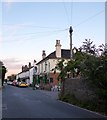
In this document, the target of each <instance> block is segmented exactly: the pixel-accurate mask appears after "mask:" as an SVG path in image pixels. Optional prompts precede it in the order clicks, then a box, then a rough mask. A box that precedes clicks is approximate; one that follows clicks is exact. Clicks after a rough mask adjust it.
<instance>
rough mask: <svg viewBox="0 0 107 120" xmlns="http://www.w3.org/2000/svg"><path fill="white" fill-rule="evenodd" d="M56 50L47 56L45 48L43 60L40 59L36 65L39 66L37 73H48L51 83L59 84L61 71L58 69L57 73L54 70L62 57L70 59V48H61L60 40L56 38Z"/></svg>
mask: <svg viewBox="0 0 107 120" xmlns="http://www.w3.org/2000/svg"><path fill="white" fill-rule="evenodd" d="M55 47H56V50H55V51H54V52H52V53H50V54H49V55H48V56H46V53H45V51H44V50H43V53H42V60H41V61H39V62H38V63H37V64H36V65H37V67H38V69H37V74H38V75H39V76H45V75H47V79H48V80H49V82H51V84H53V85H57V84H58V80H57V77H58V75H59V71H58V70H57V71H56V73H55V74H54V72H53V71H52V70H53V69H54V68H55V67H56V65H57V63H58V60H60V59H62V58H63V59H65V60H66V61H68V60H70V50H69V49H61V44H60V40H56V45H55Z"/></svg>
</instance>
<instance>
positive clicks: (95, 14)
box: [74, 9, 105, 27]
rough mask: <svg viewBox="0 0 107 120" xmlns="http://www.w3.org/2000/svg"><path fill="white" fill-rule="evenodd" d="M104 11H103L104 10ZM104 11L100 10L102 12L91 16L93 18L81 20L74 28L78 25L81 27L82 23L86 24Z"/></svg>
mask: <svg viewBox="0 0 107 120" xmlns="http://www.w3.org/2000/svg"><path fill="white" fill-rule="evenodd" d="M104 10H105V9H104ZM104 10H102V11H100V12H98V13H96V14H95V15H93V16H91V17H89V18H87V19H85V20H83V21H82V22H80V23H79V24H77V25H75V26H74V27H78V26H79V25H81V24H83V23H85V22H87V21H89V20H91V19H93V18H94V17H96V16H98V15H99V14H101V13H102V12H104Z"/></svg>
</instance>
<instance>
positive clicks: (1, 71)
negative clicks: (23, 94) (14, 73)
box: [0, 61, 7, 86]
mask: <svg viewBox="0 0 107 120" xmlns="http://www.w3.org/2000/svg"><path fill="white" fill-rule="evenodd" d="M6 72H7V70H6V67H5V66H4V65H3V62H2V61H0V79H1V80H2V86H3V83H4V79H5V74H6Z"/></svg>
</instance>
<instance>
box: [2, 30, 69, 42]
mask: <svg viewBox="0 0 107 120" xmlns="http://www.w3.org/2000/svg"><path fill="white" fill-rule="evenodd" d="M66 30H68V29H65V30H60V31H59V32H57V33H51V34H50V33H48V34H47V35H46V34H45V35H41V36H40V35H39V37H36V39H38V38H41V37H45V36H46V37H47V36H51V35H54V34H59V33H61V32H64V31H66ZM35 35H36V34H33V36H28V37H30V38H28V37H25V38H20V39H19V40H10V41H9V40H4V41H3V42H5V43H7V42H18V41H22V40H23V41H25V40H31V39H33V38H34V39H35Z"/></svg>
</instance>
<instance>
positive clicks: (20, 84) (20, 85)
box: [18, 82, 28, 87]
mask: <svg viewBox="0 0 107 120" xmlns="http://www.w3.org/2000/svg"><path fill="white" fill-rule="evenodd" d="M18 86H19V87H28V84H27V83H26V82H20V83H19V85H18Z"/></svg>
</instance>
